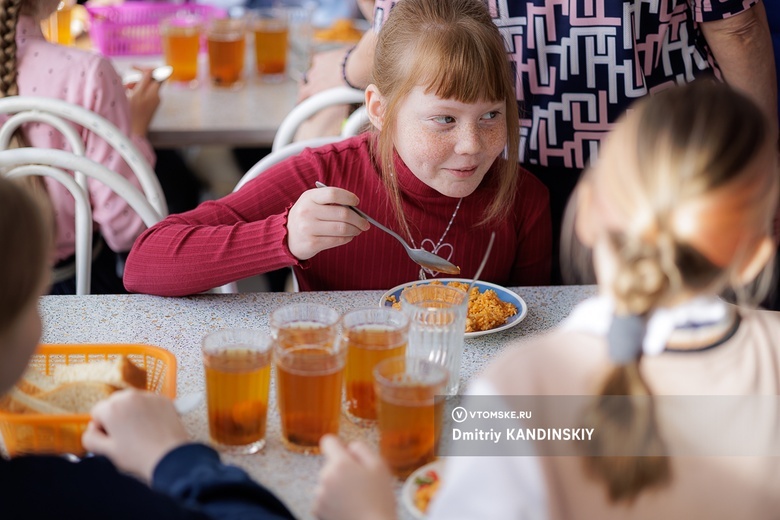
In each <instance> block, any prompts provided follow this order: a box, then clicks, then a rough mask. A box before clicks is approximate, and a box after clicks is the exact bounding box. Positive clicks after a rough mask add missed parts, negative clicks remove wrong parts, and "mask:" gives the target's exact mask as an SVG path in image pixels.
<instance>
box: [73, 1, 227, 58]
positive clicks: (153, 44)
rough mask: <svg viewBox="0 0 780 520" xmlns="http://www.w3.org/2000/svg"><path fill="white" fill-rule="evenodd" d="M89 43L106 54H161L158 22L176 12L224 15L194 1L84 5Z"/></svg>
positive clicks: (208, 15)
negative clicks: (88, 26) (87, 16)
mask: <svg viewBox="0 0 780 520" xmlns="http://www.w3.org/2000/svg"><path fill="white" fill-rule="evenodd" d="M87 11H88V12H89V17H90V30H89V34H90V37H91V39H92V44H93V45H94V46H95V48H96V49H98V50H99V51H100V52H101V53H103V54H105V55H106V56H126V55H135V56H143V55H149V54H162V41H161V39H160V21H161V20H163V19H164V18H168V17H169V16H173V15H174V14H176V13H178V12H180V11H186V12H189V13H193V14H198V15H200V16H203V17H204V18H213V17H220V16H225V12H224V11H223V10H221V9H217V8H215V7H211V6H208V5H198V4H168V3H151V2H126V3H124V4H120V5H115V6H104V7H87Z"/></svg>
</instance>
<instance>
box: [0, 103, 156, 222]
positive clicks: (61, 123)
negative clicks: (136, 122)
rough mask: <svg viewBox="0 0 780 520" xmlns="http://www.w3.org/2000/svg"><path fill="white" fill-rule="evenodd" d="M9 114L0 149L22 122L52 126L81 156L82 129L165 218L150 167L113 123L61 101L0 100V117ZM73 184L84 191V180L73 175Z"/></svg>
mask: <svg viewBox="0 0 780 520" xmlns="http://www.w3.org/2000/svg"><path fill="white" fill-rule="evenodd" d="M2 115H10V117H8V119H7V120H6V121H5V122H4V123H3V125H2V127H0V150H5V149H7V148H8V146H9V144H10V142H11V138H12V136H13V135H14V132H15V131H16V130H17V129H18V128H19V127H20V126H21V125H23V124H26V123H43V124H47V125H49V126H51V127H53V128H54V129H55V130H57V131H58V132H60V133H61V134H62V135H63V137H65V139H66V140H67V142H68V144H69V145H70V148H71V150H72V152H73V153H74V154H75V155H78V156H84V141H83V139H82V138H81V135H80V133H79V132H80V128H81V127H83V128H86V129H87V130H89V131H91V132H92V133H94V134H96V135H97V136H99V137H101V138H102V139H103V140H104V141H106V142H107V143H108V144H109V145H110V146H111V147H112V148H114V149H115V150H116V151H117V153H119V154H120V156H121V157H122V158H123V159H124V160H125V162H126V163H127V164H128V166H130V168H131V169H132V170H133V173H134V174H135V175H136V177H138V181H139V183H140V184H141V188H142V189H143V193H144V195H145V196H146V198H147V199H148V201H149V203H150V204H151V205H152V207H153V208H154V209H155V210H156V211H157V213H158V214H159V215H161V216H163V217H165V216H166V215H168V206H167V204H166V202H165V196H164V195H163V191H162V188H161V186H160V182H159V181H158V180H157V175H156V174H155V173H154V170H153V169H152V167H151V165H150V164H149V163H148V162H147V161H146V159H144V157H143V156H142V155H141V153H140V152H139V151H138V149H137V148H136V147H135V145H134V144H133V142H132V141H131V140H130V139H129V138H128V137H127V136H125V135H124V134H123V133H122V132H121V131H120V130H119V129H118V128H117V127H116V125H114V124H113V123H111V122H110V121H108V120H107V119H105V118H104V117H102V116H100V115H98V114H96V113H94V112H92V111H90V110H88V109H86V108H84V107H82V106H79V105H75V104H72V103H68V102H67V101H63V100H61V99H53V98H44V97H34V96H9V97H5V98H2V99H0V116H2ZM75 179H76V182H77V183H78V184H79V185H80V186H81V187H82V188H83V189H84V190H85V192H87V186H86V180H85V179H84V177H83V176H82V175H80V173H79V172H75Z"/></svg>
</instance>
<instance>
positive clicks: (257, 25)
mask: <svg viewBox="0 0 780 520" xmlns="http://www.w3.org/2000/svg"><path fill="white" fill-rule="evenodd" d="M250 23H251V27H252V33H253V34H254V38H255V65H256V66H257V73H258V74H260V76H261V77H262V78H263V79H264V80H266V81H280V80H281V79H283V78H284V73H285V70H286V69H287V38H288V30H287V13H286V12H285V11H284V10H283V9H273V8H272V9H258V10H256V11H254V12H253V16H252V21H251V22H250Z"/></svg>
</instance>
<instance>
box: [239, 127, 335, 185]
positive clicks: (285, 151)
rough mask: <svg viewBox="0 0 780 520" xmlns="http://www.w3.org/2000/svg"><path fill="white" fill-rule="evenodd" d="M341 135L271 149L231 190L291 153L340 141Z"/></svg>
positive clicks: (290, 155)
mask: <svg viewBox="0 0 780 520" xmlns="http://www.w3.org/2000/svg"><path fill="white" fill-rule="evenodd" d="M341 139H342V137H341V136H337V135H334V136H329V137H315V138H314V139H307V140H306V141H296V142H294V143H291V144H288V145H287V146H284V147H282V148H281V149H279V150H275V151H272V152H271V153H269V154H268V155H266V156H265V157H263V158H262V159H260V160H259V161H258V162H256V163H255V165H254V166H252V167H251V168H250V169H249V170H248V171H247V172H246V173H245V174H244V175H243V177H241V179H240V180H239V181H238V184H236V187H235V188H233V191H234V192H235V191H238V190H240V189H241V188H242V187H243V186H244V184H246V183H247V182H249V181H251V180H252V179H254V178H255V177H257V176H258V175H260V174H261V173H263V172H264V171H265V170H267V169H268V168H270V167H271V166H273V165H274V164H276V163H279V162H281V161H283V160H285V159H287V158H288V157H292V156H293V155H298V154H299V153H301V152H302V151H304V150H305V149H306V148H316V147H318V146H324V145H326V144H330V143H335V142H337V141H341Z"/></svg>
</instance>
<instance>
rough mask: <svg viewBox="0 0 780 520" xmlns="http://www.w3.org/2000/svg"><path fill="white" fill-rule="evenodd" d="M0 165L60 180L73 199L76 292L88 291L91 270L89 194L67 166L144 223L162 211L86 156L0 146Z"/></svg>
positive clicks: (9, 172)
mask: <svg viewBox="0 0 780 520" xmlns="http://www.w3.org/2000/svg"><path fill="white" fill-rule="evenodd" d="M0 168H2V169H3V175H4V176H6V177H9V178H14V177H24V176H28V175H43V176H47V177H50V178H52V179H55V180H57V181H59V182H61V183H62V184H63V185H64V186H65V187H66V188H67V189H68V191H69V192H70V193H71V195H73V197H74V199H75V201H76V294H78V295H84V294H89V293H90V281H91V273H92V207H91V205H90V201H89V196H88V194H87V192H86V191H85V190H84V188H82V187H81V186H80V185H79V184H78V183H77V182H76V180H75V179H74V178H73V177H72V176H71V175H70V174H69V173H67V171H66V170H71V171H79V172H81V174H82V175H84V177H85V178H94V179H96V180H98V181H99V182H101V183H103V184H105V185H106V186H108V187H109V188H110V189H111V190H113V191H114V192H115V193H117V194H118V195H120V196H121V197H122V198H124V199H125V200H126V201H127V203H128V204H129V205H130V207H131V208H132V209H133V210H134V211H135V212H136V213H138V215H139V216H140V217H141V219H142V220H143V222H144V224H146V226H147V227H150V226H153V225H154V224H156V223H157V222H159V221H160V220H162V218H163V217H162V215H161V214H160V213H159V212H158V211H157V209H156V208H154V207H153V206H152V205H151V203H150V202H149V201H148V200H147V198H146V196H145V195H144V194H143V193H141V192H140V191H138V189H136V188H135V186H133V185H132V184H131V183H130V182H129V181H128V180H127V179H125V178H124V177H122V176H121V175H119V174H118V173H116V172H113V171H111V170H109V169H108V168H106V167H105V166H103V165H102V164H99V163H96V162H95V161H92V160H90V159H87V158H86V157H83V156H79V155H76V154H73V153H71V152H65V151H62V150H52V149H48V148H32V147H28V148H16V149H12V150H0Z"/></svg>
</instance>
